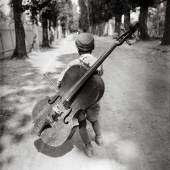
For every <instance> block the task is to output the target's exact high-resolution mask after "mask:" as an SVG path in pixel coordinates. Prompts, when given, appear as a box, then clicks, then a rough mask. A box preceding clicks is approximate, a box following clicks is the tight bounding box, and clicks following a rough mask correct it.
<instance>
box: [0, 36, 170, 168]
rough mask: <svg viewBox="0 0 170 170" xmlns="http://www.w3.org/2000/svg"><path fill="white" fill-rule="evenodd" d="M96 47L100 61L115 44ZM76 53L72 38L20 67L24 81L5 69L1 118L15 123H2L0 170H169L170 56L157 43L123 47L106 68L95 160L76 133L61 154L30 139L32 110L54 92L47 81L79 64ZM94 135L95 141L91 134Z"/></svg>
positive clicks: (101, 43) (105, 40) (99, 40)
mask: <svg viewBox="0 0 170 170" xmlns="http://www.w3.org/2000/svg"><path fill="white" fill-rule="evenodd" d="M96 40H97V43H96V49H95V52H94V53H95V54H96V55H97V56H98V55H99V54H101V53H102V52H103V51H104V50H105V48H107V47H108V46H109V45H110V43H111V39H109V38H97V37H96ZM75 53H76V49H75V46H74V43H73V40H72V39H71V37H69V39H68V40H63V41H62V42H60V43H58V44H57V45H56V47H55V48H54V49H52V50H50V51H48V52H43V53H39V54H37V53H36V54H31V55H30V59H29V61H28V62H27V61H26V62H21V63H19V65H18V68H19V67H21V68H22V70H20V72H22V74H21V73H20V72H19V71H18V72H14V71H13V70H11V72H9V70H10V68H11V67H10V66H11V65H12V66H15V63H13V62H14V61H13V62H12V61H10V62H7V63H5V66H4V69H5V68H8V71H7V73H6V72H4V73H3V74H4V75H3V76H5V74H9V75H11V77H10V78H9V77H8V80H6V79H5V80H4V82H5V83H4V84H3V86H2V87H3V91H5V92H4V93H3V94H2V95H1V100H3V103H4V105H5V108H6V110H5V111H3V113H4V115H6V116H7V117H10V115H12V116H11V117H10V118H8V119H7V120H6V119H5V118H4V119H2V121H1V122H2V123H3V121H4V120H5V122H4V126H2V128H1V131H4V133H2V135H1V137H0V139H1V143H0V146H1V147H0V152H1V153H2V154H1V162H0V165H1V167H2V170H47V169H56V170H66V169H69V170H95V169H97V170H169V169H170V150H169V148H170V147H169V140H170V133H169V132H170V130H169V83H170V81H169V72H170V55H169V54H170V51H168V48H160V47H159V46H158V42H147V43H143V42H140V43H137V44H135V45H134V46H132V47H129V46H127V45H123V46H122V47H120V48H118V49H116V50H115V52H114V53H113V54H111V56H110V58H109V59H108V60H107V61H106V62H105V63H104V70H105V72H104V76H103V78H104V80H105V84H106V91H105V95H104V97H103V98H102V100H101V102H100V103H101V114H100V120H101V125H102V131H103V136H104V143H105V144H104V147H97V146H96V145H95V143H94V142H93V145H94V148H95V156H94V158H88V157H86V155H85V154H84V152H83V146H82V143H81V139H80V137H79V134H78V133H77V132H76V134H75V135H74V137H73V138H72V140H71V141H68V142H67V143H66V144H64V145H63V146H61V147H59V148H51V147H48V146H46V145H44V144H42V142H41V141H40V140H38V139H37V138H36V137H34V138H33V137H32V136H31V135H30V128H31V126H32V123H31V120H30V115H31V110H32V108H33V106H34V104H35V102H36V101H37V100H38V99H40V98H41V97H43V96H44V95H50V94H53V92H54V91H53V90H52V89H50V88H49V86H48V84H47V82H46V81H45V80H43V79H42V73H43V72H45V71H47V72H50V73H49V75H50V76H51V78H53V79H55V78H57V75H56V74H54V71H56V72H57V73H59V72H60V71H61V70H62V69H63V68H64V67H65V65H66V64H67V63H68V62H69V61H70V60H72V59H74V58H76V54H75ZM49 58H50V60H49ZM30 63H31V65H30ZM47 63H48V64H47ZM54 63H56V64H54ZM47 65H49V66H50V67H49V66H47ZM15 69H16V70H17V68H15ZM20 74H21V75H20ZM9 75H8V76H9ZM15 76H17V77H18V76H20V79H18V78H16V79H15ZM9 79H10V80H11V81H10V80H9ZM26 80H27V81H26ZM13 101H15V105H12V102H13ZM5 102H6V103H5ZM12 106H13V107H12ZM11 110H13V112H12V113H11V112H10V111H11ZM7 111H8V112H7ZM16 113H17V114H16ZM23 115H24V116H23ZM89 130H90V133H91V136H92V138H93V135H94V134H93V132H92V131H91V127H90V126H89ZM38 151H39V152H38Z"/></svg>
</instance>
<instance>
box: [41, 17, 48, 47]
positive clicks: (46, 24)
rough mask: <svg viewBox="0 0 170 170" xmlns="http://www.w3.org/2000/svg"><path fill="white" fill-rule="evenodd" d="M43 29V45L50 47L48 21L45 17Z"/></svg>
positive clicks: (43, 18)
mask: <svg viewBox="0 0 170 170" xmlns="http://www.w3.org/2000/svg"><path fill="white" fill-rule="evenodd" d="M42 30H43V40H42V47H50V45H49V40H48V21H47V19H46V18H45V17H42Z"/></svg>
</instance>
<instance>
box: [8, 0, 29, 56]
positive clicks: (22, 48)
mask: <svg viewBox="0 0 170 170" xmlns="http://www.w3.org/2000/svg"><path fill="white" fill-rule="evenodd" d="M12 4H13V13H14V21H15V37H16V38H15V39H16V47H15V50H14V53H13V55H12V56H11V59H12V58H16V59H25V58H27V51H26V45H25V31H24V27H23V23H22V20H21V15H22V9H21V5H22V0H13V1H12Z"/></svg>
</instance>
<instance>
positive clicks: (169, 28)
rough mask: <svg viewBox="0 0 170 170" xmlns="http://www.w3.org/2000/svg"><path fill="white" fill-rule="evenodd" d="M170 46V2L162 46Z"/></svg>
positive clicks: (168, 2)
mask: <svg viewBox="0 0 170 170" xmlns="http://www.w3.org/2000/svg"><path fill="white" fill-rule="evenodd" d="M169 44H170V1H167V5H166V14H165V24H164V34H163V38H162V45H169Z"/></svg>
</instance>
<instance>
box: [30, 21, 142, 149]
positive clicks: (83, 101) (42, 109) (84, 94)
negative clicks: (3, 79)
mask: <svg viewBox="0 0 170 170" xmlns="http://www.w3.org/2000/svg"><path fill="white" fill-rule="evenodd" d="M138 25H139V24H138V23H134V24H133V25H131V26H130V28H129V30H128V31H127V32H125V33H124V34H123V35H121V36H120V37H119V38H118V39H117V41H116V42H115V43H113V44H112V46H111V47H110V48H109V49H108V50H107V51H106V52H105V53H104V54H103V55H102V56H101V57H100V58H99V59H98V60H97V61H96V62H95V63H94V64H93V65H92V67H91V68H89V69H87V68H85V67H83V66H80V65H73V66H71V67H70V68H69V69H68V70H67V71H66V73H65V75H64V77H63V79H62V81H61V87H60V88H59V89H58V90H57V93H56V94H55V95H54V96H52V97H45V98H44V99H42V100H40V101H39V102H38V103H37V104H36V105H35V107H34V109H33V111H32V118H33V123H34V127H33V132H34V133H35V134H36V135H38V136H39V137H40V138H41V139H42V141H43V142H44V143H45V144H47V145H50V146H53V147H57V146H60V145H62V144H63V143H64V142H65V141H66V140H67V138H68V137H69V135H70V132H71V130H72V128H73V127H74V122H73V119H74V116H75V114H76V113H77V112H78V111H80V110H87V109H88V108H90V107H91V106H92V105H94V104H95V103H96V102H98V101H99V100H100V99H101V97H102V96H103V94H104V82H103V80H102V78H101V77H100V76H99V75H97V74H94V73H95V71H96V69H97V68H98V67H99V66H100V65H101V64H102V63H103V62H104V61H105V59H106V58H107V57H108V56H109V55H110V53H111V52H112V51H113V50H114V49H115V48H116V47H117V46H120V45H122V44H123V43H124V42H125V41H127V40H128V39H129V38H130V37H131V36H132V35H133V33H134V32H135V31H136V30H137V28H138ZM47 78H48V77H47ZM48 80H49V79H48ZM49 81H50V80H49ZM51 83H53V82H51Z"/></svg>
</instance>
